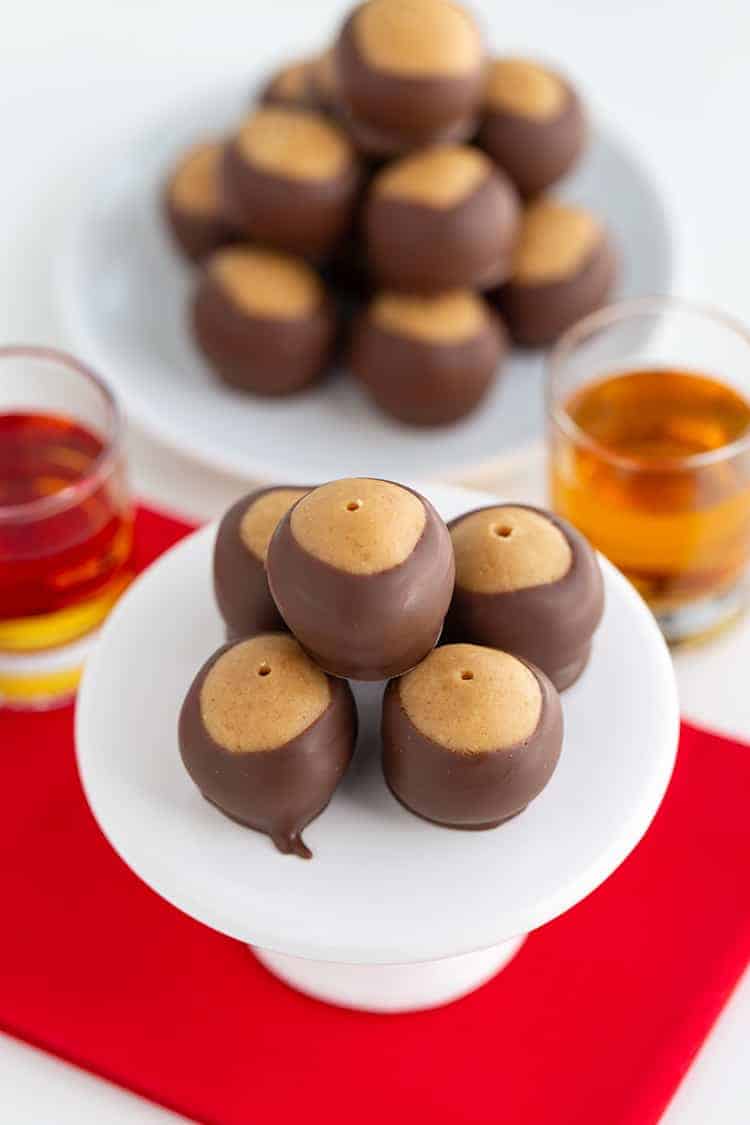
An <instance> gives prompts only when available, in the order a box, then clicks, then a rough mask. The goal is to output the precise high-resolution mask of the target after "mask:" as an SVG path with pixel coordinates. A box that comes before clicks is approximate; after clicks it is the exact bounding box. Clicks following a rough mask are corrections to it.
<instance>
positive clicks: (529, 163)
mask: <svg viewBox="0 0 750 1125" xmlns="http://www.w3.org/2000/svg"><path fill="white" fill-rule="evenodd" d="M556 78H557V79H558V81H560V83H561V84H562V86H563V88H564V95H565V96H564V102H563V105H562V107H561V109H560V112H559V113H558V114H556V115H555V116H553V117H551V118H540V119H537V118H534V117H530V116H525V115H523V114H521V113H515V112H513V111H512V110H510V109H505V108H501V107H499V106H486V107H485V113H484V117H483V119H482V124H481V127H480V130H479V143H480V144H481V145H482V147H483V148H484V150H485V151H486V152H487V153H489V155H490V156H491V157H492V158H493V160H495V161H496V162H497V163H498V165H499V166H500V167H501V168H502V169H503V170H504V171H505V172H506V173H507V174H508V176H510V178H511V180H513V182H514V183H515V185H516V187H517V188H518V190H519V192H520V193H521V195H523V196H525V197H529V196H533V195H538V194H539V193H540V192H542V191H545V190H546V189H547V188H549V187H551V186H552V185H553V184H554V183H556V182H557V180H559V179H560V178H561V177H562V176H564V175H565V174H566V173H567V172H569V171H570V170H571V169H572V168H573V166H574V165H575V164H576V162H577V161H578V159H579V157H580V156H581V154H582V152H583V150H584V148H585V146H586V135H587V127H586V117H585V114H584V111H583V107H582V105H581V102H580V100H579V98H578V95H577V94H576V92H575V90H574V89H573V87H572V86H571V85H570V83H568V82H567V81H565V79H563V78H560V76H559V75H558V76H556Z"/></svg>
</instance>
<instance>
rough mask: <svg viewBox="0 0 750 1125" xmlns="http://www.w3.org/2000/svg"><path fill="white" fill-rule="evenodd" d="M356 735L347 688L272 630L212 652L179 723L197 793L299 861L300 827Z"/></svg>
mask: <svg viewBox="0 0 750 1125" xmlns="http://www.w3.org/2000/svg"><path fill="white" fill-rule="evenodd" d="M356 737H357V713H356V708H355V705H354V699H353V698H352V693H351V689H350V688H349V685H348V684H347V683H346V682H345V681H344V680H336V679H333V678H332V677H330V676H326V674H325V673H324V672H322V671H321V670H320V668H317V667H316V666H315V665H314V664H313V662H312V661H311V660H310V659H309V657H307V656H306V655H305V653H304V652H303V651H302V649H301V648H300V646H299V645H298V644H297V642H296V641H295V640H294V638H293V637H290V636H288V635H286V634H279V633H265V634H262V635H261V636H258V637H252V638H250V639H249V640H244V641H239V642H238V643H234V644H229V645H225V646H224V647H223V648H220V649H219V650H218V652H215V653H214V654H213V656H212V657H211V658H210V659H209V660H207V661H206V663H205V664H204V665H203V667H202V668H201V670H200V672H199V673H198V675H197V676H196V677H195V679H194V681H193V683H192V686H191V687H190V690H189V691H188V693H187V696H186V698H185V702H184V704H183V706H182V711H181V713H180V721H179V742H180V754H181V756H182V761H183V763H184V765H185V768H186V770H187V771H188V773H189V774H190V776H191V778H192V779H193V781H194V782H195V784H196V785H197V787H198V789H199V790H200V791H201V793H202V794H203V796H204V797H205V798H206V799H207V800H209V801H210V802H211V803H212V804H214V805H216V807H217V808H218V809H220V810H221V811H222V812H223V813H226V815H227V816H229V817H231V818H232V820H236V821H238V822H239V823H240V824H244V825H246V826H247V827H248V828H255V829H257V830H258V831H259V832H265V833H267V834H268V835H269V836H270V837H271V839H272V840H273V842H274V844H275V845H276V847H277V848H278V849H279V851H281V852H286V853H293V854H295V855H298V856H301V857H302V858H304V859H308V858H309V857H310V855H311V852H310V850H309V848H308V847H307V845H306V844H305V843H304V841H303V839H302V835H301V833H302V829H303V828H305V826H306V825H308V824H309V823H310V821H311V820H313V819H314V818H315V817H316V816H318V815H319V813H321V812H322V811H323V809H324V808H325V807H326V805H327V804H328V802H329V800H330V799H331V796H332V794H333V791H334V789H335V788H336V786H337V785H338V783H339V781H341V778H342V777H343V776H344V773H345V771H346V768H347V766H348V765H349V762H350V761H351V757H352V754H353V752H354V744H355V741H356Z"/></svg>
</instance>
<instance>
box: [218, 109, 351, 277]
mask: <svg viewBox="0 0 750 1125" xmlns="http://www.w3.org/2000/svg"><path fill="white" fill-rule="evenodd" d="M359 184H360V170H359V165H358V162H357V158H356V155H355V152H354V149H353V147H352V145H351V143H350V141H349V140H348V138H347V136H346V135H345V133H344V132H343V131H342V130H341V129H340V128H339V126H338V125H336V124H335V123H334V122H333V121H331V120H330V119H329V118H327V117H324V116H323V115H322V114H320V113H315V112H313V111H312V110H302V109H293V108H289V107H284V106H279V105H270V106H263V107H261V108H260V109H258V110H256V112H255V113H253V114H252V115H251V116H250V117H248V118H247V120H246V121H245V122H244V124H243V125H242V126H241V128H240V130H239V132H238V133H237V135H236V136H235V137H233V138H232V140H231V141H230V142H229V144H228V145H227V146H226V149H225V152H224V160H223V164H222V190H223V192H224V205H225V208H226V211H227V214H228V215H229V216H230V217H231V219H232V221H233V222H234V223H235V224H236V225H237V227H238V228H239V229H240V230H242V231H243V232H244V233H245V234H246V235H247V236H248V237H250V238H252V239H254V240H257V241H258V242H263V243H266V244H268V245H269V246H274V247H278V248H279V249H281V250H286V251H289V252H290V253H292V254H299V255H301V256H302V257H306V258H310V259H312V260H316V261H317V260H322V259H324V258H326V257H327V256H328V255H329V254H330V253H331V252H332V251H333V249H334V248H335V247H336V245H337V244H338V243H339V242H340V241H341V240H342V239H343V238H344V236H345V235H346V234H347V233H348V231H349V229H350V227H351V224H352V220H353V216H354V207H355V203H356V200H357V194H358V189H359Z"/></svg>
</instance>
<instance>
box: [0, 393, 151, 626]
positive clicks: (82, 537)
mask: <svg viewBox="0 0 750 1125" xmlns="http://www.w3.org/2000/svg"><path fill="white" fill-rule="evenodd" d="M104 452H105V449H104V445H103V443H102V442H101V440H100V439H99V438H98V437H97V436H96V435H95V434H94V433H92V432H91V431H90V430H87V429H85V428H84V427H83V426H81V425H78V424H77V423H76V422H74V421H72V420H71V419H68V418H64V417H60V416H58V415H51V414H50V415H48V414H0V509H1V508H6V509H7V508H10V507H15V506H16V505H27V504H30V503H31V502H32V501H36V500H40V499H43V498H52V497H55V496H60V494H62V493H63V491H64V490H68V492H69V493H70V495H71V497H72V499H73V503H71V504H70V505H69V506H68V505H65V506H63V507H61V508H60V509H59V510H57V511H55V510H54V507H53V506H52V505H50V511H49V514H48V515H46V516H41V514H40V517H39V518H34V517H33V513H31V509H30V514H31V518H29V519H18V520H15V521H4V522H0V647H7V642H8V641H10V640H11V638H10V635H9V634H10V630H9V629H8V628H7V626H6V625H5V624H4V623H7V622H8V621H9V620H16V619H18V618H26V617H29V616H32V615H38V614H43V615H46V614H51V613H55V611H57V610H62V609H66V608H68V607H70V606H76V605H80V603H82V602H85V601H86V600H87V599H89V598H96V597H98V596H101V595H102V594H103V593H106V592H107V591H109V590H110V589H111V588H112V587H113V585H114V586H117V587H118V588H120V587H121V586H122V582H123V578H124V575H125V571H126V568H127V564H128V561H129V558H130V553H131V546H132V518H131V514H130V511H129V509H128V507H127V504H126V503H125V502H124V498H123V497H121V496H118V495H117V493H116V491H115V492H113V489H112V488H111V480H105V481H103V482H101V483H100V484H98V486H96V487H95V488H94V489H93V490H89V491H87V492H86V493H85V494H83V495H82V496H81V498H80V500H79V501H78V502H75V501H76V498H75V491H76V487H77V486H80V482H81V481H83V480H86V479H87V478H89V477H90V476H91V474H92V472H94V470H95V467H96V464H97V461H99V460H100V459H101V458H102V456H103V454H104ZM32 508H33V505H32ZM30 624H31V623H30ZM4 634H8V636H6V637H4ZM63 639H65V640H67V639H69V638H68V637H64V638H63ZM4 640H5V642H6V644H5V645H4V644H3V641H4ZM11 647H16V646H15V645H12V644H11Z"/></svg>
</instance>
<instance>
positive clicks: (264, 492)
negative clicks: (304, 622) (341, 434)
mask: <svg viewBox="0 0 750 1125" xmlns="http://www.w3.org/2000/svg"><path fill="white" fill-rule="evenodd" d="M307 491H308V489H307V488H303V487H300V486H298V485H275V486H273V487H271V488H260V489H257V490H255V491H254V492H250V493H248V495H247V496H243V497H242V498H241V499H240V500H238V501H237V502H236V503H235V504H233V505H232V506H231V508H229V510H228V511H227V512H226V513H225V514H224V517H223V518H222V520H221V523H220V524H219V529H218V531H217V533H216V543H215V544H214V562H213V572H214V594H215V596H216V604H217V605H218V607H219V612H220V613H221V616H222V617H223V618H224V622H225V624H226V627H227V635H228V637H230V638H232V637H249V636H252V635H253V634H254V633H267V632H274V631H276V630H283V629H284V628H285V625H284V622H283V620H282V618H281V614H280V613H279V611H278V609H277V608H276V603H275V602H274V600H273V598H272V597H271V591H270V590H269V589H268V579H267V578H266V555H267V553H268V544H269V543H270V541H271V536H272V535H273V533H274V531H275V530H276V525H277V524H278V522H279V520H280V519H281V518H282V516H285V515H286V513H287V512H288V511H289V509H290V508H291V506H292V505H293V504H296V502H297V501H298V500H299V499H300V497H301V496H304V495H305V493H306V492H307Z"/></svg>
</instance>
